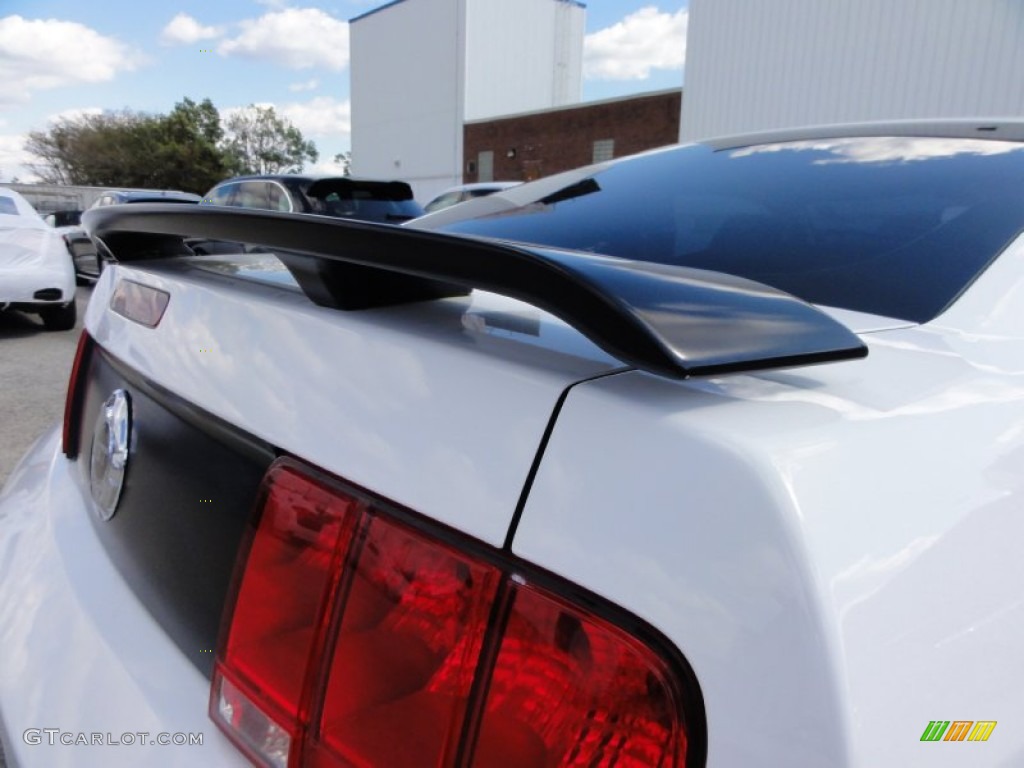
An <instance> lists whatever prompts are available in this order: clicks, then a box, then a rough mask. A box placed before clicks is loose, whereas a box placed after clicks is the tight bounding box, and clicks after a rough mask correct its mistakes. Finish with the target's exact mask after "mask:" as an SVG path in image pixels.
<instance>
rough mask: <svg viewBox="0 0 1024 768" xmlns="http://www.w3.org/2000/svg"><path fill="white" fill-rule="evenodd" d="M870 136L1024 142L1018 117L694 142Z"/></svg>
mask: <svg viewBox="0 0 1024 768" xmlns="http://www.w3.org/2000/svg"><path fill="white" fill-rule="evenodd" d="M871 136H880V137H881V136H906V137H914V138H943V139H989V140H993V141H1024V120H1022V119H1021V118H1019V117H994V118H984V117H972V118H937V119H929V120H921V119H912V120H881V121H871V122H860V123H830V124H826V125H813V126H806V127H799V128H778V129H772V130H767V131H757V132H752V133H739V134H734V135H730V136H718V137H713V138H707V139H698V140H697V143H700V144H705V145H707V146H709V147H711V148H713V149H734V148H738V147H749V146H754V145H757V144H781V143H784V142H790V141H810V140H814V139H846V138H864V137H871Z"/></svg>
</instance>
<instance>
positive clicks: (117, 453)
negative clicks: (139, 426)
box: [89, 389, 132, 520]
mask: <svg viewBox="0 0 1024 768" xmlns="http://www.w3.org/2000/svg"><path fill="white" fill-rule="evenodd" d="M131 433H132V404H131V401H130V400H129V399H128V393H127V392H125V391H124V390H123V389H118V390H115V391H114V393H113V394H112V395H111V396H110V397H108V398H107V401H106V402H105V403H103V407H102V408H100V412H99V414H98V415H97V417H96V426H95V428H94V429H93V432H92V459H91V461H90V465H89V488H90V490H91V491H92V498H93V500H94V501H95V502H96V506H97V509H98V510H99V514H100V518H102V519H103V520H109V519H110V518H112V517H113V516H114V512H115V511H117V502H118V499H120V498H121V488H122V487H123V486H124V473H125V469H126V468H127V466H128V440H129V438H130V437H131Z"/></svg>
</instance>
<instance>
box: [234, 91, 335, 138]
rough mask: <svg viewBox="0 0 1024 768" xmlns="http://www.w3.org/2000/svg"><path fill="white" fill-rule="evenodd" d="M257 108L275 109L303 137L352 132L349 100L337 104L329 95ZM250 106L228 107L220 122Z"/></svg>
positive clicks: (266, 102)
mask: <svg viewBox="0 0 1024 768" xmlns="http://www.w3.org/2000/svg"><path fill="white" fill-rule="evenodd" d="M255 106H257V107H273V109H274V112H276V113H277V114H278V115H279V116H281V117H284V118H287V120H288V121H289V122H290V123H291V124H292V125H294V126H295V127H296V128H298V129H299V130H300V131H302V135H303V137H304V138H307V139H308V138H311V137H312V138H317V137H320V138H323V137H334V138H337V137H347V136H349V135H351V133H352V105H351V103H350V102H349V101H348V100H345V101H338V100H337V99H332V98H330V97H329V96H317V97H316V98H315V99H311V100H310V101H295V102H291V103H289V104H273V103H271V102H268V101H259V102H256V104H255ZM245 109H248V107H247V106H246V107H227V108H226V109H222V110H220V114H221V120H222V121H223V122H225V123H226V122H227V121H228V120H230V119H231V117H232V116H233V115H234V114H236V113H237V112H241V111H243V110H245Z"/></svg>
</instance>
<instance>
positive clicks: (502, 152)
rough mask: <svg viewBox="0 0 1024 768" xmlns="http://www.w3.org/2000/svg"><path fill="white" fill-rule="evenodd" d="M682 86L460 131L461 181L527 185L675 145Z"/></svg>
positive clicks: (528, 114) (471, 123) (483, 123)
mask: <svg viewBox="0 0 1024 768" xmlns="http://www.w3.org/2000/svg"><path fill="white" fill-rule="evenodd" d="M682 98H683V93H682V89H681V88H673V89H670V90H666V91H655V92H652V93H645V94H642V95H640V96H630V97H625V98H618V99H607V100H604V101H594V102H589V103H586V104H580V105H576V106H572V107H559V108H554V109H544V110H539V111H536V112H523V113H520V114H516V115H508V116H505V117H498V118H492V119H487V120H473V121H467V122H466V123H465V125H464V127H463V181H464V182H465V183H471V182H477V181H495V180H497V181H530V180H533V179H539V178H540V177H542V176H550V175H551V174H553V173H558V172H560V171H566V170H569V169H571V168H578V167H580V166H581V165H589V164H590V163H594V162H600V161H602V160H608V159H610V158H613V157H622V156H624V155H632V154H634V153H636V152H642V151H643V150H646V149H653V148H654V147H661V146H664V145H666V144H675V143H676V142H678V141H679V119H680V113H681V108H682Z"/></svg>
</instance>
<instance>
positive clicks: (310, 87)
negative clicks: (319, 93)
mask: <svg viewBox="0 0 1024 768" xmlns="http://www.w3.org/2000/svg"><path fill="white" fill-rule="evenodd" d="M319 87H320V81H319V80H317V79H316V78H315V77H314V78H313V79H312V80H307V81H305V82H304V83H292V84H291V85H289V86H288V90H289V91H292V92H298V91H315V90H316V89H317V88H319Z"/></svg>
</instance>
